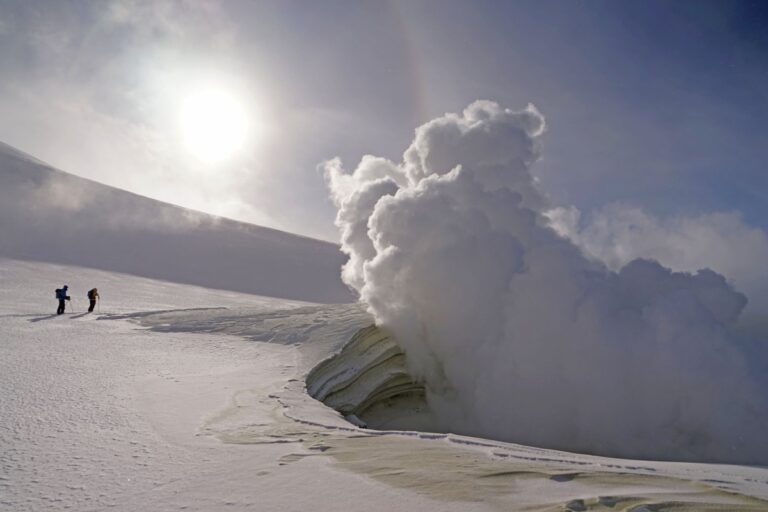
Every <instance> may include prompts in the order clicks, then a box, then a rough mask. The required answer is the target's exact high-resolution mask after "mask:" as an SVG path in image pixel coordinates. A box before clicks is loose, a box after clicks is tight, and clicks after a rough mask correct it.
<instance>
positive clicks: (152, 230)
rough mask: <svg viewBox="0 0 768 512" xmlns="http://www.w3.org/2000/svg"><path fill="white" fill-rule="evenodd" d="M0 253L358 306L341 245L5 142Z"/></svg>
mask: <svg viewBox="0 0 768 512" xmlns="http://www.w3.org/2000/svg"><path fill="white" fill-rule="evenodd" d="M0 257H7V258H16V259H22V260H36V261H46V262H53V263H60V264H74V265H79V266H84V267H92V268H97V269H102V270H111V271H117V272H124V273H129V274H134V275H138V276H143V277H151V278H156V279H165V280H168V281H174V282H179V283H185V284H194V285H199V286H205V287H208V288H218V289H224V290H232V291H238V292H246V293H252V294H259V295H268V296H272V297H281V298H288V299H298V300H306V301H317V302H348V301H350V300H352V295H351V294H350V292H349V290H348V289H347V288H346V287H345V286H344V284H343V283H342V282H341V280H340V279H339V270H338V269H339V266H340V265H341V264H342V263H343V262H344V259H345V258H344V255H343V254H342V253H341V252H340V251H339V249H338V247H337V246H335V245H333V244H330V243H326V242H321V241H319V240H313V239H310V238H304V237H300V236H296V235H292V234H289V233H284V232H281V231H276V230H273V229H268V228H263V227H259V226H253V225H250V224H245V223H241V222H235V221H231V220H227V219H222V218H218V217H213V216H211V215H207V214H204V213H200V212H195V211H192V210H187V209H184V208H180V207H177V206H173V205H170V204H166V203H162V202H159V201H155V200H152V199H148V198H146V197H142V196H138V195H136V194H132V193H130V192H126V191H123V190H119V189H116V188H112V187H109V186H106V185H102V184H99V183H96V182H93V181H90V180H86V179H83V178H79V177H76V176H73V175H70V174H66V173H64V172H62V171H58V170H56V169H53V168H51V167H50V166H47V165H45V164H44V163H42V162H39V161H37V160H35V159H33V158H32V157H30V156H28V155H25V154H23V153H21V152H19V151H16V150H14V149H13V148H10V147H9V146H6V145H3V144H0Z"/></svg>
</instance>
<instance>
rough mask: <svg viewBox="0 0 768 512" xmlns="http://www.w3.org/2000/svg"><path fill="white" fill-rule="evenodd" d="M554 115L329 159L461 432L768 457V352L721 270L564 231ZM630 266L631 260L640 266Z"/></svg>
mask: <svg viewBox="0 0 768 512" xmlns="http://www.w3.org/2000/svg"><path fill="white" fill-rule="evenodd" d="M544 126H545V124H544V119H543V117H542V116H541V114H539V112H538V111H537V110H536V109H535V108H534V107H533V106H529V107H528V108H526V109H525V110H523V111H521V112H514V111H511V110H507V109H503V108H501V107H500V106H499V105H497V104H495V103H492V102H485V101H479V102H475V103H473V104H472V105H470V106H469V107H467V109H466V110H464V112H463V113H462V114H461V115H457V114H447V115H445V116H444V117H441V118H438V119H435V120H433V121H431V122H429V123H427V124H425V125H423V126H421V127H420V128H418V129H417V130H416V136H415V139H414V141H413V143H412V144H411V146H410V147H409V148H408V150H407V151H406V152H405V155H404V160H403V162H402V163H394V162H391V161H388V160H385V159H381V158H374V157H370V156H369V157H365V158H364V159H363V160H362V161H361V163H360V165H359V166H358V167H357V169H355V170H354V171H353V172H351V173H350V172H345V171H344V169H343V168H342V166H341V163H340V162H339V161H338V160H335V161H331V162H328V163H326V164H325V171H326V177H327V180H328V183H329V187H330V189H331V192H332V196H333V199H334V200H335V202H336V204H337V206H338V208H339V213H338V217H337V224H338V226H339V228H340V229H341V232H342V244H343V249H344V250H345V252H347V253H348V254H349V256H350V260H349V262H348V263H347V264H346V266H345V267H344V269H343V278H344V280H345V282H346V283H347V284H349V285H350V286H351V287H353V288H354V289H355V290H357V291H358V292H359V294H360V297H361V299H362V300H363V301H364V302H365V303H366V304H367V305H368V308H369V310H370V311H371V313H372V314H373V315H374V316H375V317H376V319H377V321H378V322H379V323H380V324H381V325H383V326H385V327H387V328H389V329H391V330H392V331H393V332H394V333H395V334H396V336H397V337H398V339H399V340H400V342H401V344H402V345H403V348H404V349H405V351H406V353H407V355H408V359H409V364H410V365H411V370H412V371H413V372H414V374H415V375H416V376H417V377H418V378H420V379H422V380H423V381H424V382H425V384H426V387H427V389H428V400H429V401H430V404H431V405H432V407H433V409H434V410H435V411H436V413H437V414H438V415H439V416H440V418H441V419H442V422H443V424H444V426H445V429H446V430H451V431H455V432H462V433H467V434H474V435H482V436H485V437H493V438H497V439H503V440H509V441H514V442H520V443H527V444H534V445H542V446H548V447H555V448H561V449H568V450H575V451H584V452H594V453H602V454H611V455H618V456H627V457H640V458H655V459H679V460H708V461H731V462H747V463H768V441H766V436H765V432H766V431H768V399H766V394H765V392H764V391H765V389H766V382H765V380H766V379H765V377H764V375H766V373H768V372H766V369H768V364H766V357H765V355H764V354H765V349H764V347H761V346H760V344H759V343H758V342H756V341H753V340H749V339H747V338H744V337H740V336H737V335H736V334H734V325H735V323H736V321H737V319H738V317H739V314H740V312H741V311H742V309H743V308H744V306H745V304H746V302H747V301H746V298H745V296H744V295H742V294H740V293H738V292H736V291H735V290H734V289H733V288H732V287H731V286H730V285H729V283H728V282H727V281H726V280H725V278H724V277H722V276H721V275H719V274H717V273H715V272H713V271H711V270H700V271H698V272H697V273H696V274H689V273H678V272H673V271H671V270H669V269H667V268H664V267H662V266H661V265H660V264H658V263H656V262H654V261H650V260H633V261H630V262H628V263H627V264H626V265H624V266H623V267H621V268H620V269H619V270H618V271H614V270H611V269H609V268H608V267H606V266H605V265H604V264H603V263H601V262H598V261H595V260H594V259H589V258H587V257H585V256H584V255H583V253H582V251H581V250H580V249H579V248H578V247H577V246H576V245H574V244H573V243H572V242H571V241H570V240H568V239H566V238H564V237H563V236H561V235H560V234H558V233H557V232H556V231H555V230H554V229H552V228H551V227H550V220H549V219H548V218H547V217H546V216H545V212H548V211H550V210H551V207H550V206H549V205H548V204H547V201H546V198H545V197H544V196H543V195H542V194H541V193H540V192H539V190H538V189H537V186H536V180H535V178H534V177H533V176H532V175H531V172H530V168H531V165H532V164H533V163H534V162H535V161H536V159H537V158H538V154H539V145H538V142H537V141H538V138H539V136H540V135H541V134H542V133H543V131H544ZM622 263H623V262H622Z"/></svg>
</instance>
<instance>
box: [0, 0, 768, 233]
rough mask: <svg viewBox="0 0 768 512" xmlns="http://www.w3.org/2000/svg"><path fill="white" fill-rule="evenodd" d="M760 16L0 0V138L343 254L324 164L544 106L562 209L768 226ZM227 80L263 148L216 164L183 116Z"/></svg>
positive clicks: (726, 9)
mask: <svg viewBox="0 0 768 512" xmlns="http://www.w3.org/2000/svg"><path fill="white" fill-rule="evenodd" d="M766 22H768V4H766V3H764V2H710V1H695V2H686V1H675V2H671V1H669V2H658V1H642V2H641V1H621V2H613V1H515V2H492V1H473V2H469V1H465V2H458V1H408V2H383V1H378V2H373V1H371V2H359V1H330V2H310V1H302V2H299V1H291V2H287V1H275V2H250V1H245V0H243V1H237V0H232V1H227V2H205V1H198V2H176V1H174V2H164V1H158V2H142V1H138V0H137V1H128V0H114V1H104V2H81V1H51V2H43V1H22V0H18V1H15V0H13V1H12V0H0V73H1V74H2V76H3V80H2V82H1V83H0V140H2V141H4V142H7V143H9V144H11V145H14V146H16V147H19V148H20V149H22V150H25V151H27V152H30V153H32V154H33V155H35V156H37V157H39V158H41V159H44V160H46V161H48V162H50V163H51V164H53V165H56V166H58V167H60V168H62V169H64V170H66V171H69V172H73V173H75V174H79V175H82V176H86V177H89V178H92V179H96V180H98V181H102V182H105V183H108V184H112V185H115V186H119V187H123V188H128V189H130V190H132V191H135V192H138V193H141V194H144V195H149V196H151V197H156V198H159V199H163V200H167V201H170V202H175V203H179V204H182V205H185V206H190V207H194V208H199V209H203V210H207V211H212V212H214V213H219V214H223V215H227V216H232V217H236V218H239V219H242V220H249V221H253V222H256V223H260V224H266V225H270V226H274V227H278V228H281V229H286V230H289V231H294V232H298V233H302V234H307V235H310V236H316V237H321V238H327V239H333V238H335V236H336V235H335V230H334V228H333V225H332V222H333V217H334V214H335V209H334V207H333V205H332V204H331V202H330V201H329V200H328V198H327V191H326V190H325V186H324V183H323V180H322V177H321V176H320V174H319V173H318V171H317V165H318V164H319V163H320V162H321V161H323V160H325V159H328V158H331V157H334V156H341V157H342V159H344V160H345V162H346V164H347V165H348V166H353V165H354V164H355V163H356V160H357V159H359V158H360V157H361V156H362V155H363V154H366V153H371V154H376V155H381V156H386V157H389V158H392V159H399V157H400V155H401V153H402V151H403V150H405V148H406V147H407V145H408V144H409V142H410V140H411V138H412V136H413V130H414V128H415V127H416V126H417V125H418V124H420V123H423V122H425V121H428V120H429V119H430V118H432V117H435V116H438V115H441V114H443V113H445V112H453V111H459V110H461V109H462V108H464V107H465V106H466V105H467V104H469V103H470V102H472V101H474V100H476V99H490V100H494V101H497V102H499V103H501V104H502V105H504V106H506V107H509V108H523V107H524V106H525V105H526V104H527V103H528V102H532V103H534V104H535V105H536V106H537V108H539V110H540V111H541V112H542V113H543V114H544V116H545V117H546V119H547V123H548V132H547V134H546V136H545V139H544V148H543V158H542V161H541V162H539V163H538V165H537V167H536V169H537V173H538V175H539V177H540V179H541V182H542V186H543V187H544V189H545V191H546V192H547V193H548V194H549V195H550V196H551V198H552V200H553V202H554V203H555V204H556V205H558V206H569V205H574V206H576V207H578V208H579V209H581V210H582V211H590V210H592V209H595V208H600V207H601V206H603V205H605V204H609V203H614V202H624V203H628V204H632V205H636V206H640V207H642V208H644V209H646V210H648V211H649V212H652V213H654V214H656V215H661V216H664V215H674V214H686V215H687V214H691V215H695V214H698V213H702V212H710V211H721V210H738V211H741V212H742V213H743V214H744V217H745V220H746V221H747V222H748V223H749V224H752V225H756V226H760V227H762V228H768V207H766V206H765V205H766V204H768V177H766V170H765V164H764V162H766V160H767V157H768V143H767V142H768V129H766V127H765V121H764V120H765V119H768V89H767V88H766V86H765V84H766V78H768V59H766V50H768V35H767V34H768V31H766V30H765V27H766ZM211 80H212V81H215V82H217V83H223V84H225V85H224V87H225V88H229V89H231V90H233V91H235V94H236V95H238V96H239V97H242V98H244V100H243V102H244V104H246V105H247V108H248V112H249V114H251V115H253V116H254V119H258V124H259V126H261V127H262V131H263V134H264V135H260V136H259V138H260V140H257V141H253V144H252V145H250V146H248V147H247V148H246V150H244V152H243V153H242V154H240V155H238V156H237V157H234V158H232V159H229V160H227V161H226V162H222V163H219V164H216V165H204V164H201V163H200V162H197V161H195V160H194V159H192V158H190V157H189V155H186V154H184V151H183V150H181V149H180V148H179V147H178V145H177V144H176V142H175V141H176V140H177V138H178V137H177V134H176V133H175V132H176V131H178V129H177V127H176V126H175V125H174V122H173V119H174V116H175V110H174V109H175V104H176V101H177V98H178V97H179V96H182V95H184V94H185V90H186V88H187V87H191V86H192V85H194V84H195V83H197V82H206V81H211Z"/></svg>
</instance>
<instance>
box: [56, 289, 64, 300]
mask: <svg viewBox="0 0 768 512" xmlns="http://www.w3.org/2000/svg"><path fill="white" fill-rule="evenodd" d="M56 298H57V299H63V298H64V290H62V289H61V288H56Z"/></svg>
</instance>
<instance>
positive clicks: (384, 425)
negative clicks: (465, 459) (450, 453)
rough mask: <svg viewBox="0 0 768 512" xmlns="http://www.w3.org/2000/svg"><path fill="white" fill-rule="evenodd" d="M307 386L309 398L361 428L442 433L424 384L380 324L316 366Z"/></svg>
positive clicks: (356, 336)
mask: <svg viewBox="0 0 768 512" xmlns="http://www.w3.org/2000/svg"><path fill="white" fill-rule="evenodd" d="M306 382H307V391H308V393H309V394H310V396H312V397H313V398H315V399H316V400H320V401H321V402H323V403H324V404H326V405H327V406H329V407H332V408H333V409H336V410H337V411H339V412H340V413H341V414H342V415H344V417H345V418H346V419H347V420H348V421H350V422H351V423H355V424H357V425H358V426H370V427H373V428H377V429H381V430H387V429H397V430H431V431H439V430H440V428H439V426H438V425H437V424H436V423H435V421H434V417H433V415H432V414H431V412H430V410H429V407H428V406H427V403H426V400H425V394H424V386H423V385H421V384H420V383H418V382H416V381H415V380H414V379H413V378H412V377H411V376H410V375H409V374H408V370H407V367H406V359H405V354H404V353H403V351H402V350H401V349H400V347H399V346H398V344H397V342H396V340H395V339H394V337H393V336H392V335H391V334H390V333H389V332H387V331H386V330H384V329H381V328H379V327H376V326H375V325H371V326H368V327H366V328H364V329H360V330H359V331H357V333H355V335H354V336H353V337H352V339H351V340H350V341H349V342H348V343H347V344H346V345H345V346H344V348H343V349H342V350H341V352H339V353H338V354H336V355H334V356H333V357H331V358H330V359H326V360H325V361H323V362H322V363H320V364H319V365H317V366H316V367H314V368H313V369H312V371H310V372H309V375H307V380H306Z"/></svg>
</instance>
